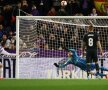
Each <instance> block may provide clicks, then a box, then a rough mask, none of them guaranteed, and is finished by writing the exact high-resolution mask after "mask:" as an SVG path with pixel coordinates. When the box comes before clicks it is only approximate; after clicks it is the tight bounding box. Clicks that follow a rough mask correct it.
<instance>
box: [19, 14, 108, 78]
mask: <svg viewBox="0 0 108 90" xmlns="http://www.w3.org/2000/svg"><path fill="white" fill-rule="evenodd" d="M17 20H18V21H17V31H19V32H18V33H19V36H18V37H19V40H18V45H19V46H18V48H19V49H18V50H19V51H18V52H17V53H19V60H17V61H18V62H17V63H18V77H19V78H32V79H33V78H36V79H55V78H65V76H66V78H74V79H76V78H83V79H85V78H86V72H83V71H82V70H80V69H79V68H77V67H75V66H74V65H68V66H66V68H63V69H58V68H56V67H55V66H54V65H53V64H54V63H60V64H62V63H65V61H66V60H67V59H66V58H67V51H65V48H64V46H65V47H68V48H71V49H75V50H76V51H77V53H78V55H79V56H81V55H82V49H81V45H82V39H83V35H84V34H85V33H87V30H88V26H89V23H92V25H93V27H94V31H95V32H97V33H98V34H99V37H100V41H101V42H102V47H103V52H104V57H105V58H108V57H107V54H108V53H107V52H108V43H107V41H108V16H104V17H103V16H102V17H101V16H94V17H93V16H84V17H83V16H78V17H77V16H67V17H65V16H63V17H62V16H56V17H48V16H44V17H41V16H39V17H38V16H36V17H32V16H23V17H22V16H19V17H17ZM67 32H68V33H67ZM98 54H99V52H98ZM98 57H99V59H100V58H101V56H99V55H98ZM107 60H108V59H105V61H104V62H105V63H106V62H107ZM99 64H100V65H101V63H100V62H99ZM105 65H108V64H105ZM82 73H84V74H83V75H82ZM73 76H74V77H73Z"/></svg>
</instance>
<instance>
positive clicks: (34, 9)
mask: <svg viewBox="0 0 108 90" xmlns="http://www.w3.org/2000/svg"><path fill="white" fill-rule="evenodd" d="M31 14H32V15H33V16H39V11H38V10H37V7H36V6H35V5H33V6H32V10H31Z"/></svg>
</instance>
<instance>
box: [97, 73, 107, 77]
mask: <svg viewBox="0 0 108 90" xmlns="http://www.w3.org/2000/svg"><path fill="white" fill-rule="evenodd" d="M95 75H96V76H98V75H99V76H101V77H103V76H106V74H103V73H96V74H95Z"/></svg>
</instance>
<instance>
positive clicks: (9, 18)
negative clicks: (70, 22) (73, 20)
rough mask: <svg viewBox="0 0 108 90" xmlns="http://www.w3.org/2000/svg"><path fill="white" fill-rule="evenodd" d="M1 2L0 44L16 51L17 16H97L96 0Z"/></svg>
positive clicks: (21, 0)
mask: <svg viewBox="0 0 108 90" xmlns="http://www.w3.org/2000/svg"><path fill="white" fill-rule="evenodd" d="M61 1H62V0H0V42H1V43H2V45H3V46H4V47H5V48H6V49H13V50H15V49H16V47H15V46H16V16H27V15H32V16H74V15H76V16H88V15H91V16H97V15H99V14H98V13H97V11H96V9H95V5H94V0H66V1H67V5H66V6H65V5H64V6H63V5H61Z"/></svg>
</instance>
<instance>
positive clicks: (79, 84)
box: [0, 79, 108, 90]
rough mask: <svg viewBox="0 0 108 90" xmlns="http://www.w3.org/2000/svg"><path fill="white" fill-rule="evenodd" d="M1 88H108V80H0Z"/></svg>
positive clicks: (95, 89) (65, 89) (3, 89)
mask: <svg viewBox="0 0 108 90" xmlns="http://www.w3.org/2000/svg"><path fill="white" fill-rule="evenodd" d="M0 90H108V80H81V79H77V80H76V79H61V80H50V79H49V80H40V79H4V80H0Z"/></svg>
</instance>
